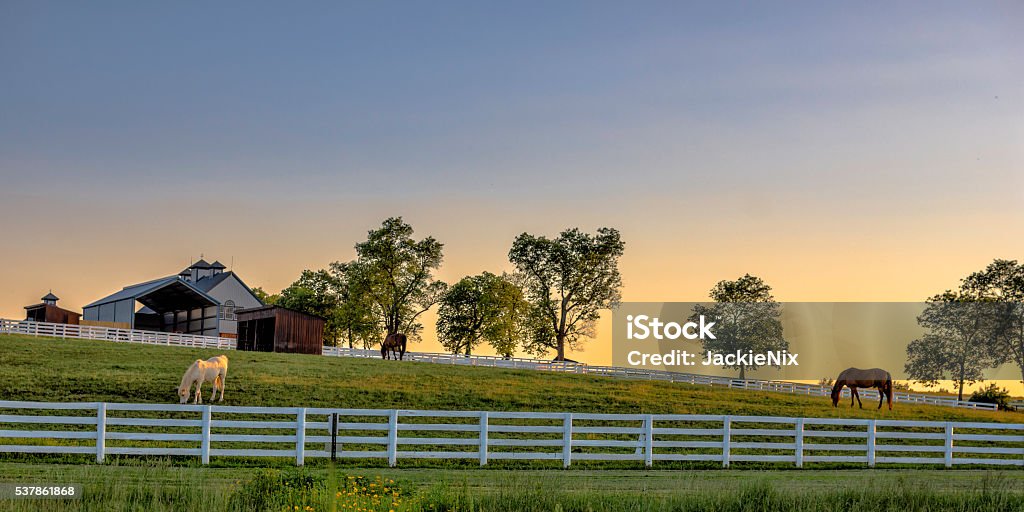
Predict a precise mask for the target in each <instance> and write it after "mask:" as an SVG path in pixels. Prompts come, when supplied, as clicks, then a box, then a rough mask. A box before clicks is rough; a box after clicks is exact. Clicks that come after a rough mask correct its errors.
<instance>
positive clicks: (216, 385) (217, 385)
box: [210, 373, 223, 402]
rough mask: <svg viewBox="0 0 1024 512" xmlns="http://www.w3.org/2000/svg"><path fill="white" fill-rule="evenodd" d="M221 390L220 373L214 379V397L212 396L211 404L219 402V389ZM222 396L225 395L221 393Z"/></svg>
mask: <svg viewBox="0 0 1024 512" xmlns="http://www.w3.org/2000/svg"><path fill="white" fill-rule="evenodd" d="M219 388H220V374H219V373H218V374H217V375H216V376H215V377H214V378H213V395H211V396H210V401H211V402H216V401H217V389H219ZM221 394H223V393H221Z"/></svg>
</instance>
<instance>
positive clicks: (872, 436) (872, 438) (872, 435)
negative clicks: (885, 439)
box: [868, 420, 876, 468]
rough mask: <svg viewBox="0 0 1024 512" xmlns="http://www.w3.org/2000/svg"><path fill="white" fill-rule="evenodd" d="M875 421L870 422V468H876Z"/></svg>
mask: <svg viewBox="0 0 1024 512" xmlns="http://www.w3.org/2000/svg"><path fill="white" fill-rule="evenodd" d="M875 433H876V430H875V420H868V467H870V468H873V467H875V442H876V438H875Z"/></svg>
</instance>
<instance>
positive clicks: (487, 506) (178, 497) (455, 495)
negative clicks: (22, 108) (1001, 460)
mask: <svg viewBox="0 0 1024 512" xmlns="http://www.w3.org/2000/svg"><path fill="white" fill-rule="evenodd" d="M85 469H86V468H71V469H66V468H65V469H60V470H58V473H57V474H55V475H51V476H50V477H51V478H56V479H58V480H60V481H70V480H66V479H71V480H73V479H79V480H80V481H82V482H83V483H84V492H83V498H82V499H80V500H20V501H15V500H7V501H4V500H0V509H2V510H11V511H16V512H20V511H30V510H31V511H35V510H42V511H93V510H97V511H98V510H103V511H108V510H114V511H121V510H125V511H127V510H155V511H171V510H175V511H177V510H182V511H186V510H187V511H193V510H203V511H225V512H240V511H261V512H262V511H291V512H297V511H301V512H316V511H331V512H336V511H352V512H356V511H358V512H377V511H381V512H388V511H395V512H405V511H411V512H444V511H449V512H470V511H473V512H481V511H524V512H532V511H537V512H540V511H545V512H547V511H560V512H602V511H609V512H611V511H633V512H663V511H690V510H693V511H721V512H732V511H736V512H748V511H749V512H753V511H757V512H790V511H794V512H795V511H858V512H859V511H869V510H870V511H893V512H915V511H936V510H957V511H961V512H972V511H978V512H981V511H996V512H998V511H1015V512H1016V511H1019V510H1022V509H1024V494H1022V489H1021V488H1020V478H1019V475H1016V476H1006V475H1005V474H999V473H990V474H986V475H985V476H981V477H978V478H975V479H974V480H973V483H974V486H973V488H970V489H962V488H961V489H956V490H950V489H947V488H945V486H944V485H943V482H942V480H941V478H936V479H932V480H922V479H921V478H908V479H907V480H906V481H904V479H903V476H904V475H906V476H913V473H912V472H904V473H898V472H888V473H886V476H884V477H881V478H869V479H866V480H865V481H863V482H856V481H854V482H850V481H845V480H836V481H835V482H833V483H834V484H835V485H836V487H834V488H831V487H830V486H825V487H824V488H823V487H822V486H820V485H807V486H799V485H796V486H794V485H792V483H790V484H789V485H784V486H783V485H779V483H780V480H779V479H777V478H775V477H774V476H761V475H754V476H750V477H747V476H743V477H738V478H735V479H733V480H732V481H729V482H718V483H717V484H714V485H708V486H707V487H706V488H693V487H689V486H684V487H681V488H677V489H669V488H665V487H664V486H661V485H658V484H655V485H652V486H651V488H648V487H647V486H646V485H645V484H644V482H643V478H644V477H643V476H637V477H635V478H633V479H632V480H630V481H626V482H619V483H617V484H616V485H613V486H612V488H609V487H608V486H607V482H605V483H600V482H596V480H598V479H600V476H597V474H594V475H593V477H594V480H595V485H589V484H588V483H587V480H583V481H582V482H583V483H582V484H581V480H580V479H572V478H566V477H563V476H560V473H559V472H550V473H546V474H545V475H544V476H543V477H542V478H538V477H537V476H536V475H534V476H528V477H523V476H521V473H514V474H508V475H505V477H503V478H500V479H493V480H491V484H490V485H481V481H479V480H468V479H467V480H463V481H461V482H460V481H454V480H450V479H448V478H446V477H445V476H444V475H443V473H435V474H433V477H431V478H433V479H435V481H434V482H433V483H430V482H426V481H423V480H420V481H418V482H417V481H415V480H403V479H402V478H401V477H399V478H398V479H397V481H396V479H395V478H392V477H391V476H390V475H380V474H377V475H373V474H365V475H356V474H347V473H337V474H333V481H332V473H330V472H326V473H325V472H323V471H319V472H314V471H303V470H296V469H292V470H286V471H277V470H265V469H264V470H257V471H254V472H251V473H249V474H247V475H246V476H244V477H241V478H237V479H234V480H232V479H224V478H213V479H207V478H203V477H204V476H206V473H205V472H203V471H201V470H194V469H191V470H182V469H181V468H136V469H133V470H132V471H127V472H125V473H124V474H123V475H122V476H124V478H110V479H96V478H95V477H96V476H97V475H96V474H91V475H90V474H89V472H88V471H85ZM108 469H109V468H108ZM105 473H106V474H109V473H110V472H109V471H107V472H105ZM748 474H749V473H745V474H744V475H748ZM805 474H807V473H805ZM418 476H419V477H423V476H428V475H422V474H421V475H418ZM811 477H812V478H816V476H814V475H811ZM797 478H799V477H797ZM857 484H862V485H857Z"/></svg>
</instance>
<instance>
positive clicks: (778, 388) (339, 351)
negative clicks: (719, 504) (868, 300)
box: [323, 346, 998, 411]
mask: <svg viewBox="0 0 1024 512" xmlns="http://www.w3.org/2000/svg"><path fill="white" fill-rule="evenodd" d="M323 354H324V355H325V356H340V357H362V358H379V357H380V352H379V351H376V350H362V349H350V348H345V347H326V346H325V347H324V352H323ZM405 359H406V360H409V361H418V362H426V363H435V364H454V365H466V366H485V367H494V368H509V369H526V370H541V371H556V372H564V373H579V374H585V375H596V376H602V377H615V378H622V379H637V380H658V381H664V382H682V383H686V384H694V385H705V386H722V387H727V388H731V389H745V390H751V391H773V392H779V393H790V394H797V395H807V396H830V395H831V393H832V388H830V387H826V386H821V385H818V384H802V383H798V382H783V381H769V380H747V379H733V378H730V377H718V376H714V375H700V374H695V373H680V372H669V371H659V370H647V369H643V368H621V367H616V366H594V365H588V364H583V363H572V362H562V361H549V360H543V359H526V358H515V357H513V358H503V357H495V356H461V355H454V354H440V353H429V352H408V353H406V354H405ZM858 393H859V394H860V397H861V400H862V401H864V402H869V401H877V400H878V399H879V393H878V391H877V390H874V389H863V390H859V391H858ZM842 396H843V399H844V400H849V399H850V390H849V389H843V393H842ZM893 401H894V402H905V403H915V404H928V405H940V406H945V407H962V408H968V409H982V410H991V411H994V410H996V409H997V408H998V406H996V404H987V403H981V402H970V401H967V400H959V399H957V397H955V396H941V395H929V394H925V393H908V392H905V391H896V392H894V393H893Z"/></svg>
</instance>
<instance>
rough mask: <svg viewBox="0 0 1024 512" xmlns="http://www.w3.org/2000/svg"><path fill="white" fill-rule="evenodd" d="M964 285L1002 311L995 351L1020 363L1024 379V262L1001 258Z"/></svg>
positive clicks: (993, 338)
mask: <svg viewBox="0 0 1024 512" xmlns="http://www.w3.org/2000/svg"><path fill="white" fill-rule="evenodd" d="M962 288H963V289H964V290H966V291H967V293H969V294H971V295H972V296H975V297H978V298H979V299H980V300H983V301H986V302H993V303H994V304H993V305H992V306H991V307H992V308H993V309H994V314H996V315H998V317H997V322H996V324H995V329H996V331H995V332H994V333H992V334H991V340H992V342H993V343H994V344H995V345H996V346H995V351H996V352H997V353H999V354H1003V355H1004V356H1005V359H1006V361H1008V362H1012V363H1014V364H1016V365H1017V367H1018V368H1019V369H1020V373H1021V381H1022V382H1024V265H1022V264H1020V263H1017V261H1016V260H1000V259H997V260H995V261H993V262H992V263H990V264H989V265H988V266H987V267H985V269H984V270H981V271H979V272H975V273H973V274H971V275H969V276H967V278H966V279H964V282H963V285H962Z"/></svg>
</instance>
